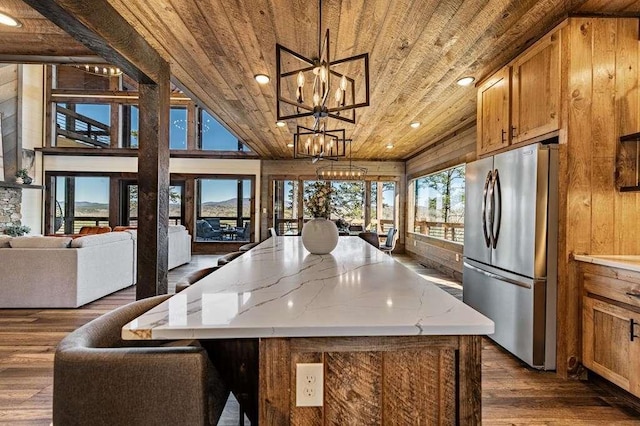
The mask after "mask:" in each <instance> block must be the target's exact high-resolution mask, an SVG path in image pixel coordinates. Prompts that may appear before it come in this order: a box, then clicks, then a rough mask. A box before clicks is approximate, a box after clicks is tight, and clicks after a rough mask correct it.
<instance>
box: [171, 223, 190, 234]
mask: <svg viewBox="0 0 640 426" xmlns="http://www.w3.org/2000/svg"><path fill="white" fill-rule="evenodd" d="M185 229H187V228H185V227H184V225H169V232H168V233H169V234H171V233H174V232H183V231H184V230H185Z"/></svg>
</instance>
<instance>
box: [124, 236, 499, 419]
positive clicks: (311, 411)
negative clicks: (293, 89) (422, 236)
mask: <svg viewBox="0 0 640 426" xmlns="http://www.w3.org/2000/svg"><path fill="white" fill-rule="evenodd" d="M493 331H494V325H493V322H492V321H491V320H489V319H488V318H486V317H484V316H483V315H481V314H479V313H478V312H476V311H475V310H473V309H471V308H470V307H468V306H467V305H465V304H463V303H462V302H461V301H459V300H457V299H455V298H454V297H452V296H451V295H449V294H448V293H446V292H445V291H443V290H441V289H440V288H438V287H437V286H436V285H434V284H433V283H430V282H428V281H426V280H425V279H423V278H421V277H420V276H418V275H417V274H415V273H414V272H412V271H411V270H409V269H408V268H406V267H404V266H403V265H401V264H400V263H397V262H395V261H394V260H393V258H392V257H390V256H387V255H386V254H384V253H382V252H380V251H379V250H377V249H375V248H374V247H373V246H371V245H369V244H367V243H366V242H365V241H363V240H361V239H360V238H358V237H341V238H340V241H339V243H338V247H337V248H336V249H335V250H334V251H333V252H332V253H331V254H330V255H323V256H318V255H311V254H309V253H308V252H307V251H306V250H305V249H304V247H303V246H302V241H301V240H300V238H298V237H273V238H270V239H269V240H267V241H265V242H263V243H261V244H260V245H259V246H257V247H255V248H254V249H252V250H251V251H249V252H247V253H246V254H244V255H243V256H241V257H239V258H238V259H236V260H234V261H233V262H231V263H230V264H228V265H226V266H224V267H223V268H221V269H220V270H218V271H216V272H214V273H213V274H211V275H209V276H207V277H206V278H204V279H203V280H201V281H199V282H198V283H196V284H195V285H193V286H191V287H190V288H188V289H187V290H185V291H183V292H181V293H179V294H177V295H176V296H174V297H172V298H170V299H169V300H168V301H167V302H165V303H163V304H161V305H159V306H157V307H156V308H154V309H152V310H151V311H149V312H147V313H145V314H144V315H142V316H141V317H139V318H137V319H136V320H134V321H132V322H131V323H130V324H128V325H127V326H125V327H124V328H123V332H122V334H123V337H124V338H126V339H184V338H196V339H201V340H204V341H207V340H210V339H216V340H217V339H223V340H227V341H237V342H251V341H252V339H253V340H254V341H255V342H256V344H257V351H258V353H259V400H258V405H259V419H260V424H263V425H272V424H274V425H276V424H277V425H280V424H298V423H304V424H344V423H345V422H347V423H350V424H351V423H352V424H382V423H384V424H414V423H416V422H419V423H421V424H432V423H437V424H456V423H457V424H479V423H480V422H481V420H480V415H481V412H480V399H481V383H480V360H481V356H480V352H481V346H480V339H481V336H482V335H485V334H491V333H493ZM299 363H322V364H323V371H324V380H323V397H324V402H323V405H322V406H321V407H297V406H296V390H295V384H296V376H295V373H296V364H299Z"/></svg>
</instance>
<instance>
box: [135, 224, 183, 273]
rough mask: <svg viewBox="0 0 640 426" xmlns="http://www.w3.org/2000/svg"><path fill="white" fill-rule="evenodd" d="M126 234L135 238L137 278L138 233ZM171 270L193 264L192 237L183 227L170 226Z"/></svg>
mask: <svg viewBox="0 0 640 426" xmlns="http://www.w3.org/2000/svg"><path fill="white" fill-rule="evenodd" d="M126 232H128V233H129V234H131V236H132V237H133V250H134V251H133V276H134V280H135V277H136V270H137V269H136V268H137V265H138V231H137V230H135V229H129V230H127V231H126ZM168 244H169V250H168V251H169V254H168V257H169V260H168V268H167V269H169V270H171V269H173V268H177V267H178V266H180V265H184V264H185V263H189V262H191V235H189V232H187V229H186V228H185V227H184V226H183V225H170V226H169V242H168Z"/></svg>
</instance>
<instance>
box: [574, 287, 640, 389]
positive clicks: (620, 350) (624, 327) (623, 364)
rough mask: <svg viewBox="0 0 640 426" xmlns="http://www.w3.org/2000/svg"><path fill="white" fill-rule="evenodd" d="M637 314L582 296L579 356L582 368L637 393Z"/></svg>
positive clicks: (639, 342)
mask: <svg viewBox="0 0 640 426" xmlns="http://www.w3.org/2000/svg"><path fill="white" fill-rule="evenodd" d="M632 320H633V323H634V324H636V325H635V326H634V327H633V328H634V334H635V335H638V336H640V325H637V324H638V322H640V314H638V313H636V312H633V311H631V310H628V309H624V308H621V307H619V306H616V305H613V304H610V303H606V302H604V301H602V300H599V299H594V298H592V297H586V296H585V297H583V323H582V324H583V342H582V357H583V363H584V365H585V367H587V368H589V369H590V370H593V371H594V372H596V373H598V374H600V375H601V376H602V377H604V378H606V379H608V380H610V381H612V382H613V383H615V384H617V385H618V386H620V387H622V388H623V389H626V390H628V391H629V392H631V393H633V394H634V395H637V396H640V377H639V376H640V337H635V338H634V339H633V340H631V328H632V324H633V323H632Z"/></svg>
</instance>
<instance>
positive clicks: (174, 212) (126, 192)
mask: <svg viewBox="0 0 640 426" xmlns="http://www.w3.org/2000/svg"><path fill="white" fill-rule="evenodd" d="M121 188H122V189H121V193H120V194H121V199H122V202H121V204H120V205H121V206H122V209H123V210H122V212H121V217H120V220H119V222H120V224H121V225H127V226H137V225H138V185H137V183H136V182H135V181H122V182H121ZM183 198H184V184H182V183H176V184H172V185H171V186H170V187H169V225H180V224H182V223H183V222H184V219H183V218H184V205H183V203H182V199H183Z"/></svg>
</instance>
